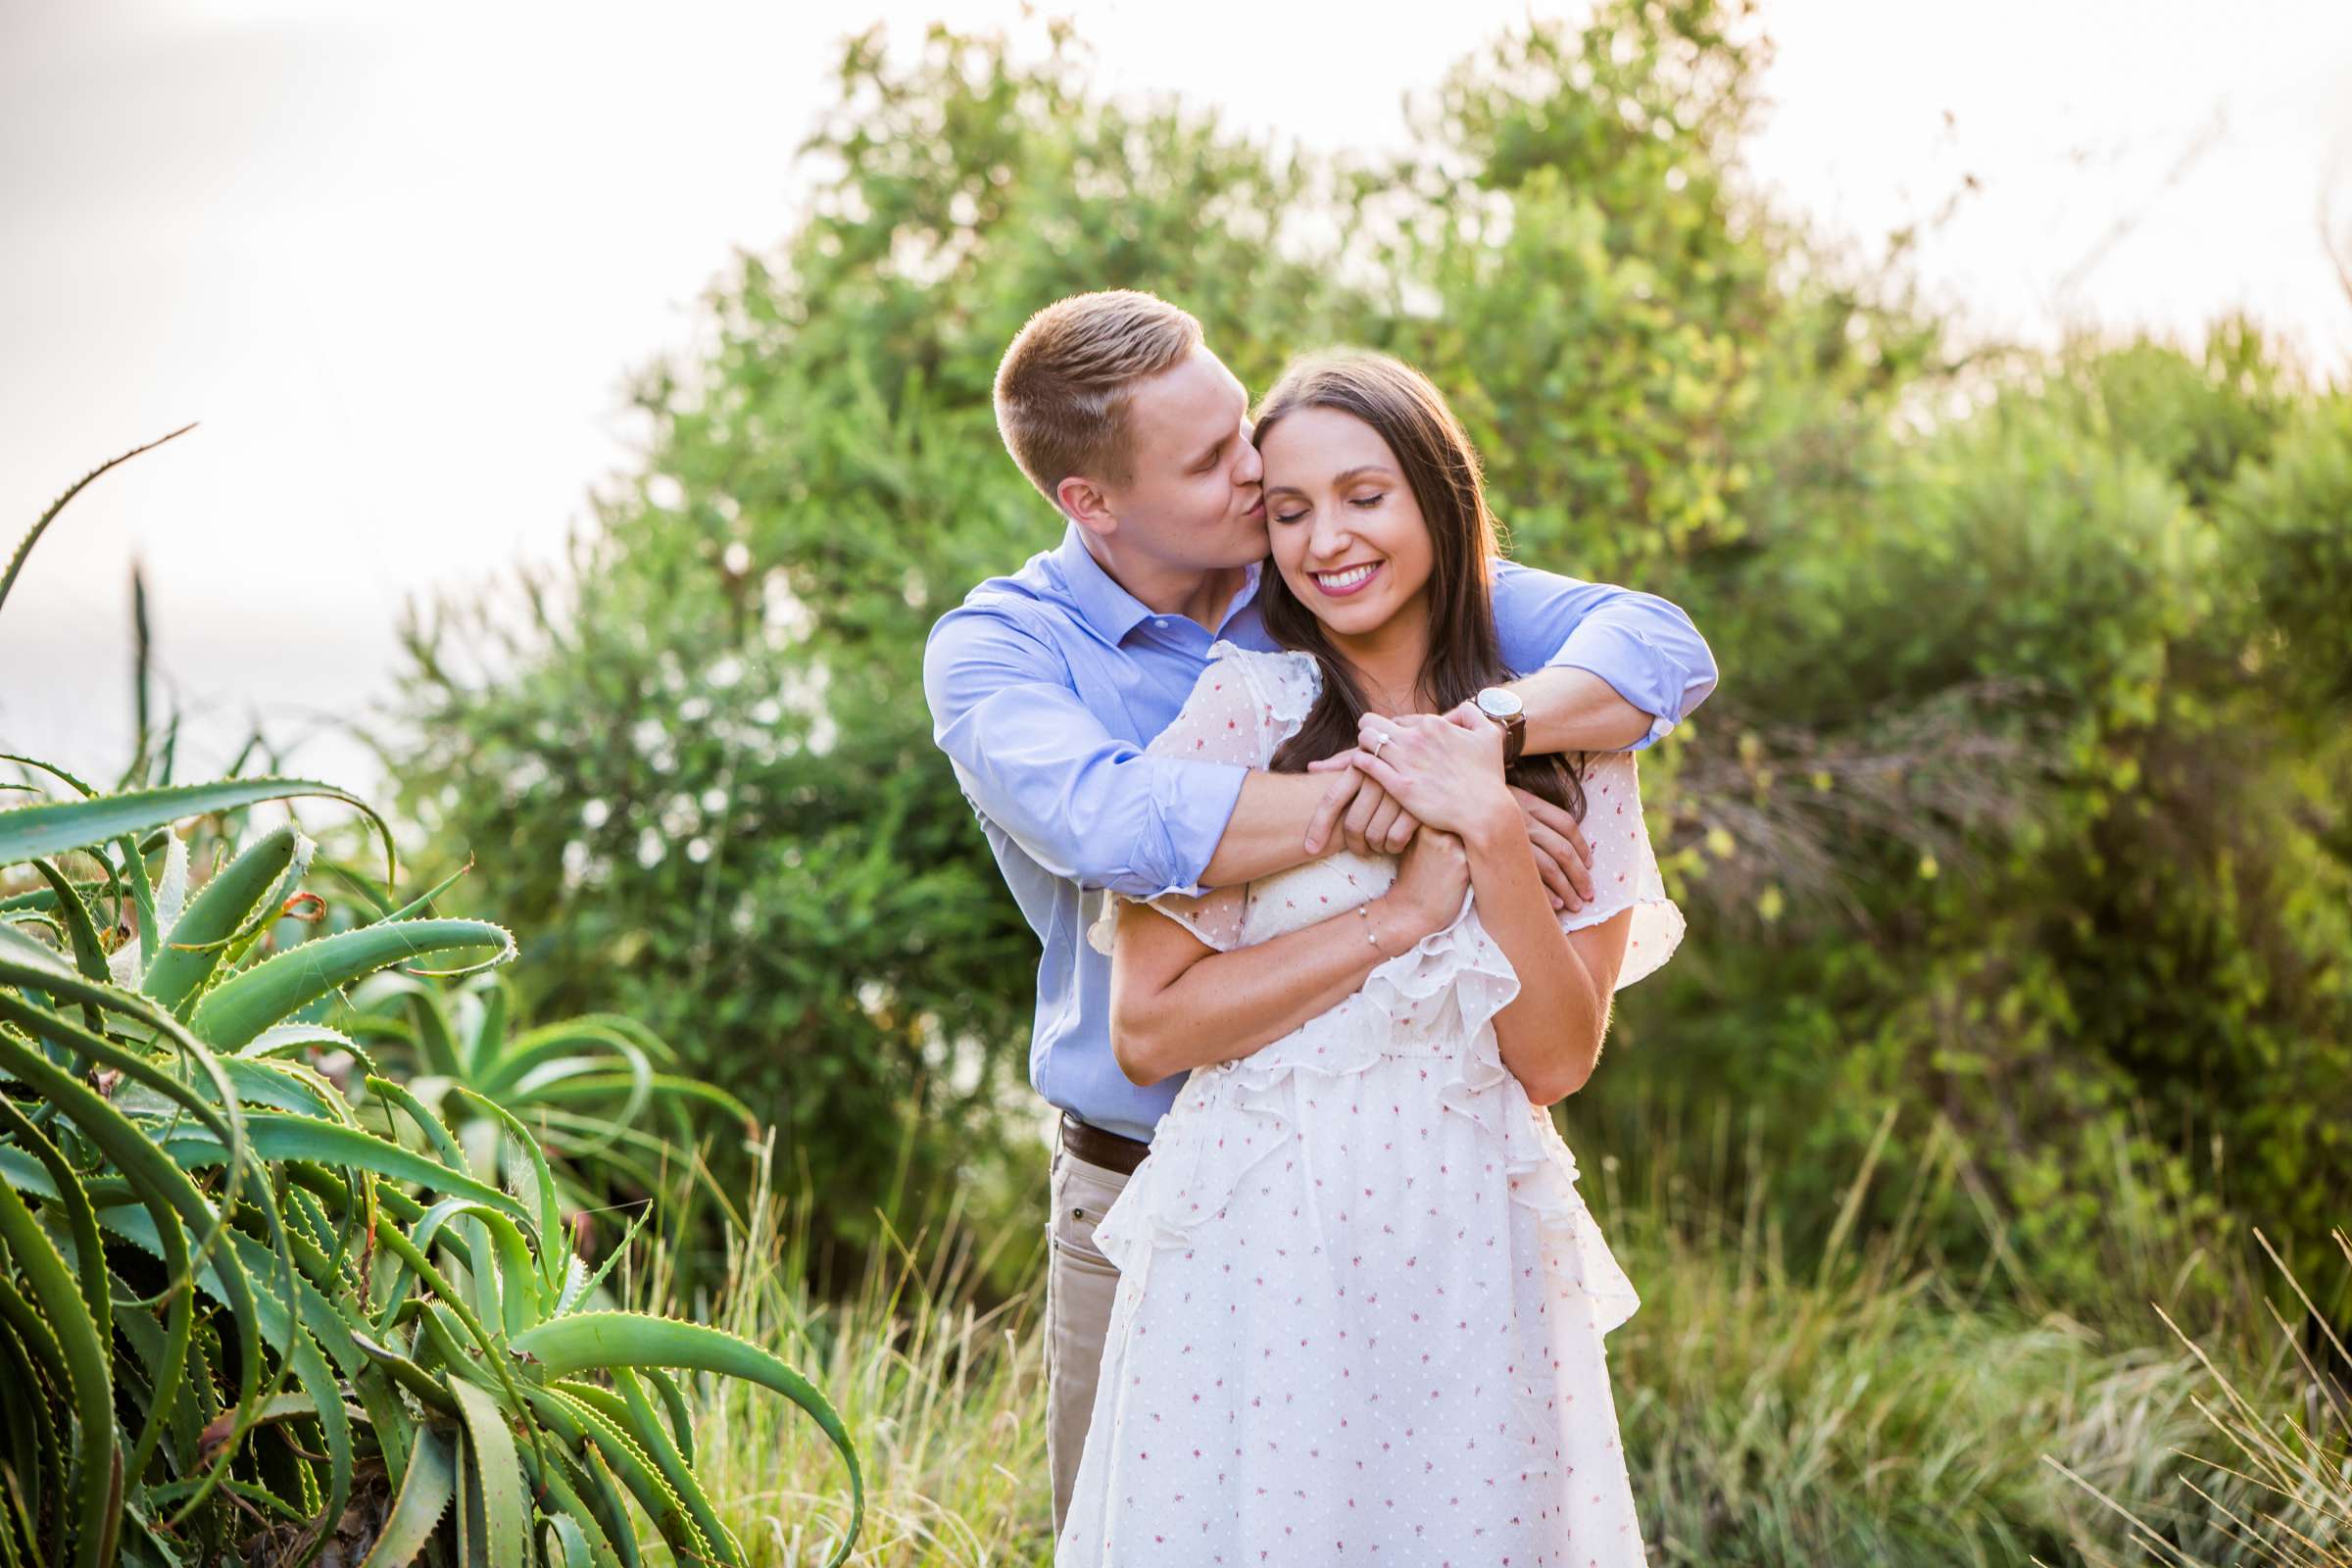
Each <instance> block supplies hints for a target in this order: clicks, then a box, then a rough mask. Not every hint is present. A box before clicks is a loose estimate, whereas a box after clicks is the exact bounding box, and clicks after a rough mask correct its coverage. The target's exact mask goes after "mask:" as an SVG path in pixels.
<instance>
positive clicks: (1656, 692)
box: [1544, 620, 1689, 752]
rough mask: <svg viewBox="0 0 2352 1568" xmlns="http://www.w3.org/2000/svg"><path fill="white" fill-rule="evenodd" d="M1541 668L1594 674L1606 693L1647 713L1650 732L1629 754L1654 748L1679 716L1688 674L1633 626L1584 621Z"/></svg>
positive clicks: (1629, 747) (1635, 743) (1633, 746)
mask: <svg viewBox="0 0 2352 1568" xmlns="http://www.w3.org/2000/svg"><path fill="white" fill-rule="evenodd" d="M1544 668H1546V669H1558V668H1568V669H1582V670H1586V671H1589V672H1590V673H1592V674H1594V675H1598V676H1599V677H1600V678H1601V679H1602V680H1604V681H1606V682H1608V685H1609V689H1610V690H1611V691H1613V692H1615V693H1616V694H1617V695H1618V696H1620V697H1622V698H1624V699H1625V700H1626V701H1627V702H1629V703H1631V704H1632V705H1633V706H1634V707H1636V708H1638V709H1640V710H1641V711H1642V712H1644V713H1647V714H1649V715H1650V720H1649V732H1648V733H1647V734H1645V735H1643V736H1642V738H1641V739H1640V740H1638V741H1636V742H1634V743H1633V744H1632V745H1631V746H1628V747H1627V748H1626V750H1627V751H1629V752H1639V751H1642V750H1645V749H1646V748H1648V747H1649V746H1651V745H1653V744H1654V743H1655V742H1657V741H1658V740H1659V739H1660V738H1662V737H1663V736H1664V735H1665V734H1666V732H1667V731H1669V730H1671V729H1673V728H1674V725H1675V721H1676V719H1678V718H1679V717H1681V715H1682V700H1683V693H1684V689H1685V687H1686V686H1687V685H1688V684H1689V682H1688V678H1687V677H1688V671H1686V670H1685V669H1684V668H1683V667H1682V665H1681V664H1679V663H1677V662H1675V660H1674V659H1673V658H1672V656H1670V655H1668V654H1667V653H1666V651H1665V650H1664V649H1662V648H1660V647H1658V645H1657V644H1655V643H1653V642H1651V641H1650V640H1649V639H1648V638H1647V637H1644V636H1642V633H1641V632H1640V631H1639V630H1638V629H1636V628H1634V627H1632V626H1621V625H1615V624H1612V623H1610V622H1607V621H1590V620H1588V621H1587V622H1585V623H1584V624H1583V625H1581V626H1579V627H1577V629H1576V631H1575V633H1574V634H1573V635H1572V636H1570V637H1569V639H1568V641H1567V642H1565V643H1564V644H1562V645H1561V647H1560V651H1559V652H1558V653H1556V654H1554V655H1553V656H1552V657H1551V659H1550V661H1549V662H1547V663H1546V664H1545V665H1544ZM1636 672H1639V673H1636ZM1670 683H1671V684H1670Z"/></svg>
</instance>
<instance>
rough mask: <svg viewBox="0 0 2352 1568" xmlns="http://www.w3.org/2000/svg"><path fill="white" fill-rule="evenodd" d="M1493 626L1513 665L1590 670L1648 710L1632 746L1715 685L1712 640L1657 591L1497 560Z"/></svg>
mask: <svg viewBox="0 0 2352 1568" xmlns="http://www.w3.org/2000/svg"><path fill="white" fill-rule="evenodd" d="M1495 632H1496V634H1497V636H1498V637H1499V639H1500V641H1501V645H1502V659H1503V662H1504V663H1505V664H1508V665H1509V666H1510V667H1511V668H1513V669H1516V670H1522V671H1530V670H1536V669H1543V668H1548V667H1550V666H1552V665H1555V664H1566V665H1569V666H1572V667H1574V668H1577V669H1585V670H1590V671H1592V672H1593V674H1595V675H1598V676H1599V677H1600V678H1601V679H1602V680H1604V681H1607V682H1608V683H1609V686H1610V687H1611V689H1613V690H1614V691H1615V692H1616V693H1617V695H1618V696H1620V697H1622V698H1624V699H1625V700H1626V701H1627V702H1629V703H1631V704H1633V705H1634V706H1635V707H1636V708H1638V709H1640V710H1642V711H1643V712H1644V713H1647V714H1649V715H1650V726H1649V733H1648V734H1646V735H1644V736H1642V738H1641V739H1640V740H1638V741H1636V742H1635V743H1634V744H1633V745H1632V746H1631V747H1629V748H1627V749H1628V750H1629V751H1637V752H1638V751H1641V750H1642V748H1643V747H1646V746H1648V745H1650V744H1651V743H1652V742H1654V741H1656V740H1657V739H1658V737H1660V736H1661V735H1664V734H1665V733H1666V732H1667V731H1668V730H1671V729H1672V728H1674V726H1675V725H1676V724H1677V723H1679V722H1680V721H1681V720H1682V719H1683V718H1684V716H1685V715H1687V714H1689V713H1690V712H1691V711H1692V710H1693V709H1695V708H1697V707H1698V705H1699V704H1701V703H1703V702H1705V701H1706V700H1707V696H1708V694H1709V693H1710V692H1712V691H1714V689H1715V678H1716V671H1715V656H1714V654H1713V653H1712V652H1710V651H1709V650H1708V648H1707V641H1706V639H1705V638H1704V637H1701V636H1700V635H1699V634H1698V628H1697V627H1696V626H1695V625H1693V624H1691V617H1690V616H1689V615H1688V614H1686V613H1684V612H1683V609H1682V607H1681V606H1679V605H1676V604H1674V603H1673V602H1671V601H1669V600H1665V599H1661V598H1659V597H1658V596H1657V595H1656V594H1645V593H1642V592H1640V591H1638V590H1636V589H1632V588H1620V587H1617V586H1616V585H1615V584H1613V583H1599V582H1580V581H1578V580H1577V579H1576V578H1573V577H1563V576H1560V575H1559V574H1557V573H1556V572H1549V571H1541V570H1538V569H1537V568H1535V567H1533V566H1524V565H1521V564H1518V563H1517V562H1513V561H1502V562H1497V563H1496V564H1495Z"/></svg>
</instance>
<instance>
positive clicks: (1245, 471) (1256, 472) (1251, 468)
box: [1233, 432, 1266, 484]
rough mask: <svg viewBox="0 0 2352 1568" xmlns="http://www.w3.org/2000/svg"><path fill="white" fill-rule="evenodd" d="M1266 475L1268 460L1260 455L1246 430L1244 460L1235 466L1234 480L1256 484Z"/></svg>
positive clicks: (1243, 447) (1244, 435)
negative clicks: (1252, 444)
mask: <svg viewBox="0 0 2352 1568" xmlns="http://www.w3.org/2000/svg"><path fill="white" fill-rule="evenodd" d="M1265 476H1266V460H1265V459H1264V458H1262V457H1260V456H1258V452H1257V448H1255V447H1253V446H1251V445H1250V439H1249V435H1248V433H1247V432H1244V434H1243V437H1242V461H1241V462H1240V463H1239V464H1238V465H1236V466H1235V467H1234V470H1233V482H1234V483H1235V484H1256V483H1258V482H1260V481H1261V480H1263V479H1264V478H1265Z"/></svg>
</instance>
